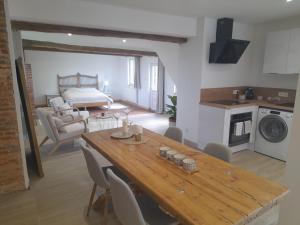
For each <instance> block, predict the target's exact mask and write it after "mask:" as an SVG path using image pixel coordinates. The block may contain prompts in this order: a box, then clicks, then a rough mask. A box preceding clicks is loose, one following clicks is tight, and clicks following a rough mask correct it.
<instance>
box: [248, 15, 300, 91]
mask: <svg viewBox="0 0 300 225" xmlns="http://www.w3.org/2000/svg"><path fill="white" fill-rule="evenodd" d="M296 27H300V17H296V18H290V19H286V20H281V21H274V22H272V23H266V24H262V25H260V26H257V27H256V29H255V31H256V37H255V45H254V46H255V48H254V51H253V66H252V68H253V70H252V74H253V76H254V77H255V80H256V83H255V85H256V86H260V87H271V88H288V89H296V88H297V80H298V75H280V74H263V72H262V71H263V62H264V55H265V45H266V35H267V33H268V32H270V31H276V30H286V29H292V28H296Z"/></svg>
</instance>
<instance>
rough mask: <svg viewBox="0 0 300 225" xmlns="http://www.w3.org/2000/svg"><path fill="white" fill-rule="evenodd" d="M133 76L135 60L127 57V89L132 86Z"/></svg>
mask: <svg viewBox="0 0 300 225" xmlns="http://www.w3.org/2000/svg"><path fill="white" fill-rule="evenodd" d="M131 66H132V67H131ZM134 75H135V58H134V57H128V60H127V85H128V86H129V87H133V86H134Z"/></svg>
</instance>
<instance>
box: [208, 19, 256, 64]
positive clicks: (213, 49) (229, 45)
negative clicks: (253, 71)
mask: <svg viewBox="0 0 300 225" xmlns="http://www.w3.org/2000/svg"><path fill="white" fill-rule="evenodd" d="M232 30H233V19H231V18H222V19H218V23H217V35H216V42H214V43H211V44H210V52H209V63H219V64H236V63H238V61H239V60H240V58H241V57H242V55H243V53H244V52H245V50H246V48H247V47H248V45H249V43H250V41H244V40H236V39H232Z"/></svg>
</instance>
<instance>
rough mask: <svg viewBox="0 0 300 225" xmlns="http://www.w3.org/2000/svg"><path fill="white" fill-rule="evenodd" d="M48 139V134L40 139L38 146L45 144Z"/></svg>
mask: <svg viewBox="0 0 300 225" xmlns="http://www.w3.org/2000/svg"><path fill="white" fill-rule="evenodd" d="M48 140H49V137H48V136H47V137H45V138H44V139H43V140H42V142H41V144H40V145H39V147H41V146H42V145H43V144H45V143H46V141H48Z"/></svg>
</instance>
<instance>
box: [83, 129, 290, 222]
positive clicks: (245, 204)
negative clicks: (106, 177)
mask: <svg viewBox="0 0 300 225" xmlns="http://www.w3.org/2000/svg"><path fill="white" fill-rule="evenodd" d="M116 131H118V129H111V130H103V131H97V132H93V133H86V134H83V135H82V137H83V139H84V140H85V141H86V142H87V144H89V145H90V146H91V147H93V148H94V149H96V150H97V151H98V152H99V153H100V154H102V155H103V156H104V157H106V158H107V159H109V160H110V161H111V162H112V163H113V164H114V166H116V167H117V168H118V169H119V170H121V171H122V172H123V173H124V174H126V175H127V176H128V177H129V178H130V179H131V180H132V181H133V182H134V183H135V184H136V185H137V186H138V187H139V188H140V189H141V190H143V191H144V192H145V193H147V194H148V195H150V196H151V197H152V198H153V199H154V200H155V201H157V202H158V204H159V205H161V206H162V207H163V208H164V209H165V210H167V211H168V212H169V213H171V214H172V215H173V216H174V217H175V218H176V219H177V220H178V221H180V222H181V223H182V224H184V225H239V224H259V225H264V224H267V222H266V223H256V221H257V220H259V219H260V217H263V216H264V215H267V216H268V212H269V211H271V210H272V209H274V208H275V207H278V204H279V203H280V201H281V200H282V199H283V198H284V196H285V195H286V194H287V193H288V192H289V190H288V188H287V187H285V186H283V185H281V184H278V183H275V182H273V181H270V180H267V179H265V178H262V177H259V176H257V175H255V174H254V173H251V172H247V171H245V170H243V169H241V168H239V167H236V166H234V165H231V164H229V163H226V162H223V161H221V160H219V159H217V158H214V157H211V156H209V155H207V154H204V153H202V151H200V150H196V149H193V148H191V147H188V146H186V145H184V144H181V143H178V142H176V141H174V140H171V139H169V138H167V137H164V136H162V135H160V134H157V133H154V132H152V131H150V130H147V129H144V134H143V138H144V142H143V143H142V144H134V143H133V144H130V142H128V143H126V142H124V140H123V141H122V140H118V139H113V138H111V134H112V133H114V132H116ZM161 146H168V147H170V148H172V149H174V150H176V151H178V152H179V153H183V154H185V155H186V156H187V157H189V158H193V159H195V160H196V161H197V164H198V171H197V172H196V173H193V174H190V173H187V172H185V171H184V170H183V169H182V168H179V167H177V166H176V165H175V164H172V163H169V162H167V161H166V160H165V159H163V158H161V157H160V156H159V148H160V147H161ZM277 214H278V213H277ZM270 216H271V214H270ZM265 221H270V219H269V218H266V219H265Z"/></svg>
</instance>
